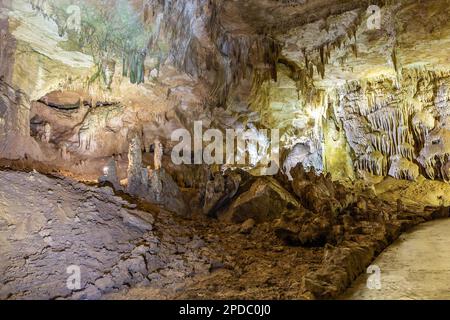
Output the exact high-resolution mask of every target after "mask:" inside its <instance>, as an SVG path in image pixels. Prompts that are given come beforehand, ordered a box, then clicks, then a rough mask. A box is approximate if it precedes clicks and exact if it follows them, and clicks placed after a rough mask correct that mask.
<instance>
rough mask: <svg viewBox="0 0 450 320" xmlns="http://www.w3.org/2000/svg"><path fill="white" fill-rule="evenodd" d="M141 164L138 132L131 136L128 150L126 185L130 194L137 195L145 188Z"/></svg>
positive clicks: (140, 145) (140, 146) (140, 144)
mask: <svg viewBox="0 0 450 320" xmlns="http://www.w3.org/2000/svg"><path fill="white" fill-rule="evenodd" d="M143 171H144V168H143V166H142V143H141V137H140V135H139V134H138V133H134V134H132V136H131V139H130V144H129V151H128V171H127V173H128V186H127V191H128V193H130V194H131V195H135V196H138V195H139V194H142V192H143V191H144V190H145V189H146V187H147V186H146V182H147V181H146V179H144V176H145V175H144V174H143Z"/></svg>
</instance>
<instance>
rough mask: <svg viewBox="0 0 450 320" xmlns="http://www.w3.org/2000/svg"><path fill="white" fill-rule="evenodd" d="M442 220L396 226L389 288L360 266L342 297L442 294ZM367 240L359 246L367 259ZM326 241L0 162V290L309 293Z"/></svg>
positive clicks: (387, 271)
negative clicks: (192, 212) (308, 242)
mask: <svg viewBox="0 0 450 320" xmlns="http://www.w3.org/2000/svg"><path fill="white" fill-rule="evenodd" d="M449 226H450V220H440V221H436V222H433V223H431V224H425V225H423V226H421V227H419V228H418V229H415V230H416V231H414V232H412V233H406V234H404V235H402V236H401V238H400V240H399V241H397V242H396V243H395V244H394V245H393V246H391V247H389V248H388V249H387V250H386V251H385V252H384V253H383V254H382V255H381V256H380V258H379V259H378V260H377V261H376V262H375V263H374V264H378V265H379V266H380V268H381V271H382V281H384V282H383V283H384V284H385V287H383V288H384V289H383V290H381V291H379V292H368V291H367V290H365V289H364V284H365V280H364V278H360V279H358V281H357V282H356V283H355V285H354V288H353V289H352V290H353V291H349V293H348V294H347V297H348V298H356V299H365V298H371V297H384V298H396V296H395V294H398V295H400V296H399V298H405V297H407V298H434V297H439V298H444V297H445V294H446V292H448V291H449V290H448V289H449V288H450V286H449V283H450V281H447V279H450V258H449V257H450V255H449V254H448V252H447V251H449V250H450V249H449V241H450V239H447V238H446V234H445V232H446V230H448V227H449ZM361 239H362V238H361ZM367 239H369V240H370V238H367ZM370 243H372V242H370V241H368V242H366V244H365V246H363V247H361V248H366V249H364V250H363V252H365V253H364V254H363V255H364V256H366V255H367V257H366V258H364V259H363V261H365V259H371V254H369V253H370V252H372V250H371V249H370V248H371V246H372V244H370ZM361 248H355V250H356V251H353V252H361ZM327 250H328V249H327V248H323V247H319V248H304V247H291V246H286V245H285V244H284V243H283V242H282V241H281V240H280V239H278V238H277V237H276V236H275V234H274V232H273V229H272V225H271V223H261V224H258V225H256V226H255V227H254V229H253V230H251V232H248V233H242V232H241V226H240V225H232V224H226V223H223V222H220V221H217V220H214V219H210V218H206V217H203V216H194V217H190V218H186V217H184V218H182V217H178V216H176V215H174V214H172V213H170V212H167V211H165V210H163V209H161V208H159V207H155V206H151V205H145V204H142V203H133V201H132V200H131V199H127V198H126V197H123V196H118V195H115V194H114V193H113V192H112V190H111V189H110V188H98V187H95V186H87V185H85V184H82V183H79V182H76V181H73V180H70V179H67V178H64V177H50V176H45V175H42V174H39V173H37V172H30V173H26V172H17V171H1V170H0V299H19V300H20V299H310V298H313V297H312V296H311V295H310V294H309V293H308V292H306V291H305V290H304V283H302V279H304V278H305V276H309V275H314V274H316V273H318V274H323V273H321V272H325V274H323V275H327V276H328V275H330V276H332V274H331V273H332V270H335V269H334V266H329V265H324V264H325V263H324V261H325V260H324V257H325V256H327V255H328V253H327ZM329 250H334V249H333V248H331V249H329ZM339 250H340V249H337V251H336V252H340V251H339ZM343 250H344V251H343V252H350V251H348V249H347V248H343ZM338 256H339V254H338ZM339 257H340V256H339ZM345 260H348V259H346V258H344V257H342V259H341V258H339V259H335V260H333V261H336V262H335V263H337V264H339V263H344V261H345ZM350 260H351V261H353V260H352V259H350ZM369 261H370V260H369ZM70 266H79V267H80V269H81V270H80V271H81V289H76V290H73V289H70V288H68V287H67V280H68V279H69V277H70V275H71V274H68V273H67V268H68V267H70ZM339 266H340V265H339ZM324 267H325V269H323V268H324ZM340 267H343V266H340ZM320 270H322V271H320ZM399 279H400V280H399ZM422 279H425V281H422ZM391 280H392V281H391ZM313 285H316V284H315V283H313ZM318 285H320V283H318ZM398 288H401V290H402V291H401V292H400V293H399V292H396V289H398ZM411 288H417V289H416V290H417V291H415V292H412V289H411ZM331 295H334V293H332V294H331Z"/></svg>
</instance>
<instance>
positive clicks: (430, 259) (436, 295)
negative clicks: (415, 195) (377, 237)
mask: <svg viewBox="0 0 450 320" xmlns="http://www.w3.org/2000/svg"><path fill="white" fill-rule="evenodd" d="M449 230H450V219H446V220H436V221H432V222H428V223H426V224H423V225H420V226H418V227H416V228H414V229H413V230H411V231H410V232H407V233H405V234H403V235H402V236H401V237H400V238H399V239H398V240H397V241H396V242H395V243H394V244H393V245H391V246H390V247H389V248H387V249H386V250H385V251H384V252H383V253H382V254H381V255H380V256H379V257H378V258H377V259H376V260H375V261H374V263H373V265H376V266H378V267H379V268H380V270H381V289H380V290H370V289H368V288H367V279H368V275H367V274H364V275H362V276H360V277H359V278H358V279H357V280H356V281H355V282H354V284H353V286H352V287H351V288H350V289H349V290H348V292H347V293H346V294H345V295H344V297H343V298H345V299H364V300H373V299H375V300H382V299H405V300H411V299H412V300H420V299H446V300H447V299H450V236H449Z"/></svg>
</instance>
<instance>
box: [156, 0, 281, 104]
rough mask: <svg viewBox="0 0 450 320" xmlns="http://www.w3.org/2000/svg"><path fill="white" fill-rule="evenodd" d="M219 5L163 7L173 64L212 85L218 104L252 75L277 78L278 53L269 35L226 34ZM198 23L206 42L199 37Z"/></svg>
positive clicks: (178, 1) (203, 1) (195, 2)
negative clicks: (206, 14) (205, 35)
mask: <svg viewBox="0 0 450 320" xmlns="http://www.w3.org/2000/svg"><path fill="white" fill-rule="evenodd" d="M222 4H223V3H222V2H220V1H215V0H212V1H207V0H187V1H186V0H174V1H166V3H165V8H164V11H165V25H164V29H165V31H166V32H167V34H169V35H170V38H171V50H170V56H171V59H172V62H173V63H174V65H175V66H176V67H178V68H179V69H180V70H183V71H184V72H186V73H188V74H190V75H192V76H194V77H198V78H201V79H205V80H207V81H208V82H209V83H210V84H211V91H210V94H209V96H210V98H211V99H213V100H215V101H216V103H217V104H219V105H224V104H225V103H226V100H227V97H228V95H229V93H230V90H231V88H232V87H233V86H235V87H236V86H238V85H239V84H240V83H241V81H242V80H243V79H249V80H252V79H253V76H254V75H255V72H258V73H259V74H264V76H263V78H264V79H270V78H272V79H276V76H277V73H276V62H277V60H278V57H279V55H280V52H281V47H280V45H279V43H278V42H277V41H275V40H274V39H272V38H270V37H269V36H266V35H260V34H233V33H231V32H228V31H227V30H226V28H225V27H224V24H223V23H222V21H221V14H220V12H221V10H222V8H221V5H222ZM205 13H208V16H206V17H205V16H204V14H205ZM202 15H203V16H202ZM200 24H202V28H203V29H204V34H207V35H208V38H209V39H207V40H205V38H204V37H203V36H204V34H202V35H200V34H198V32H199V31H198V28H199V25H200ZM204 41H208V42H209V43H204ZM212 73H213V74H214V76H213V77H211V74H212Z"/></svg>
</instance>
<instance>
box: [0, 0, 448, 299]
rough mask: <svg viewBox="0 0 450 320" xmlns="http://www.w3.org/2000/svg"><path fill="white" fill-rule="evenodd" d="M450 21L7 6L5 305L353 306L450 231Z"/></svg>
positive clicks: (85, 3) (441, 1)
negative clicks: (418, 245) (388, 270)
mask: <svg viewBox="0 0 450 320" xmlns="http://www.w3.org/2000/svg"><path fill="white" fill-rule="evenodd" d="M449 11H450V7H449V6H448V2H447V1H446V0H428V1H416V0H398V1H387V0H386V1H385V0H379V1H372V2H371V3H370V6H369V5H368V3H367V2H366V1H355V0H340V1H331V0H317V1H312V0H309V1H307V0H292V1H278V0H265V1H260V0H246V1H225V0H171V1H141V0H136V1H134V0H133V1H126V0H108V1H106V2H105V1H97V0H82V1H78V2H77V4H76V5H74V4H73V3H71V1H68V0H46V1H34V0H33V1H29V0H14V1H11V0H4V1H1V4H0V182H1V183H0V199H5V201H3V200H2V201H0V275H1V276H0V298H2V299H3V298H10V299H27V298H46V299H56V298H66V299H83V298H88V299H97V298H104V297H107V298H113V297H114V296H116V297H119V298H123V297H128V294H130V295H131V297H135V295H137V296H138V297H139V292H135V291H133V290H134V289H136V288H135V287H136V286H141V287H142V288H144V289H143V292H144V293H143V296H144V298H161V297H162V298H187V299H191V298H194V299H195V298H203V297H205V296H207V297H211V298H222V299H223V298H232V299H247V298H260V299H266V298H275V299H278V298H292V299H298V298H302V299H303V298H304V299H311V298H319V299H320V298H333V297H337V296H338V295H339V294H341V293H342V292H343V291H344V290H345V289H346V287H348V286H349V284H350V283H351V281H353V280H354V279H355V277H356V276H358V274H360V273H361V272H363V271H364V269H365V268H366V267H367V265H368V264H370V263H371V261H372V260H373V258H374V257H375V256H376V255H377V254H378V253H379V252H381V251H382V250H383V249H384V248H385V247H386V246H388V245H389V244H390V243H391V242H392V241H394V240H395V239H396V238H397V237H398V236H399V235H400V234H401V232H403V231H405V230H407V229H408V228H410V227H412V226H414V225H416V224H418V223H421V222H423V221H426V220H430V219H433V218H437V217H446V216H448V212H447V211H446V209H445V208H446V206H450V198H449V196H448V194H450V192H448V191H450V189H449V188H450V185H449V182H450V118H449V117H450V111H449V110H450V109H449V101H450V64H449V60H448V49H449V43H450V22H449V21H448V16H449V14H450V12H449ZM180 132H182V133H184V134H183V135H181V138H183V139H179V140H177V139H175V138H174V137H179V136H180V135H178V133H180ZM188 136H189V139H188V138H187V137H188ZM242 137H245V138H248V139H240V138H242ZM278 138H279V139H278ZM221 140H223V141H221ZM244 140H245V141H244ZM278 140H279V141H278ZM180 145H181V146H183V148H179V147H180ZM213 147H214V148H213ZM177 149H182V159H183V161H184V162H183V163H181V164H180V163H178V162H177V161H174V159H172V157H171V155H172V151H175V150H177ZM208 152H209V154H208ZM180 155H181V154H180ZM206 158H208V159H211V158H212V159H213V160H215V161H205V159H206ZM269 160H270V161H269ZM192 163H194V164H192ZM268 166H270V168H272V169H274V170H272V171H270V170H268V169H267V168H268ZM278 169H279V170H278ZM6 170H9V171H6ZM37 171H39V172H40V173H41V174H39V173H37ZM42 174H47V175H49V176H48V177H47V176H44V175H42ZM99 177H100V178H99ZM77 181H79V182H77ZM81 182H83V183H86V185H89V186H86V185H84V184H81ZM8 185H11V186H13V188H10V189H8ZM21 194H24V195H25V196H24V199H23V201H24V204H23V205H22V204H21V203H20V201H19V200H18V199H19V198H20V197H19V195H21ZM37 199H43V200H42V201H43V203H44V206H42V204H41V205H39V204H38V201H37ZM155 228H156V229H157V231H154V229H155ZM277 261H280V263H279V264H277ZM55 262H57V263H55ZM281 263H282V264H283V265H285V267H281V266H280V265H281ZM77 264H78V265H79V266H80V267H81V271H82V272H83V273H86V275H87V277H85V278H83V283H82V287H83V289H79V290H77V291H75V292H72V291H71V290H69V289H67V288H66V287H64V284H63V282H62V281H63V280H64V279H65V278H64V276H65V272H66V270H65V269H64V268H67V267H69V266H73V265H77ZM286 270H288V271H289V272H288V271H286ZM203 276H207V278H202V277H203ZM47 279H49V280H48V281H47ZM205 279H207V280H205ZM238 279H239V281H238ZM46 281H47V282H46ZM241 281H242V282H241ZM205 282H208V283H207V284H205ZM219 286H220V288H221V290H218V289H217V290H214V288H218V287H219ZM125 287H127V288H130V289H132V290H131V291H130V292H129V293H124V290H123V289H124V288H125ZM36 288H40V289H36ZM145 288H147V289H148V288H150V290H145ZM242 288H246V289H242ZM152 290H156V291H152ZM150 291H151V292H157V294H155V295H153V296H152V295H151V294H150V293H149V292H150ZM252 294H253V296H249V295H252ZM149 295H150V296H149Z"/></svg>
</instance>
